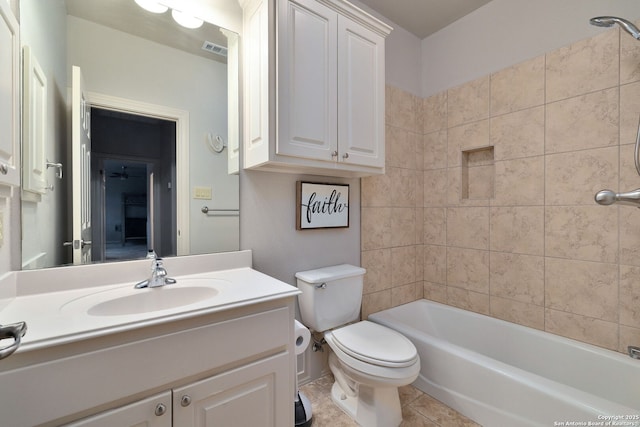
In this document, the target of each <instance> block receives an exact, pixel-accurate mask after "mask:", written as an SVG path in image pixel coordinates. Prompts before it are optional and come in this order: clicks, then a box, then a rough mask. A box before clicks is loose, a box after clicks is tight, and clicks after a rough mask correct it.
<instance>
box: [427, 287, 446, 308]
mask: <svg viewBox="0 0 640 427" xmlns="http://www.w3.org/2000/svg"><path fill="white" fill-rule="evenodd" d="M423 284H424V285H423V288H422V293H423V297H424V298H426V299H429V300H431V301H436V302H440V303H442V304H446V303H447V286H446V285H440V284H437V283H431V282H423Z"/></svg>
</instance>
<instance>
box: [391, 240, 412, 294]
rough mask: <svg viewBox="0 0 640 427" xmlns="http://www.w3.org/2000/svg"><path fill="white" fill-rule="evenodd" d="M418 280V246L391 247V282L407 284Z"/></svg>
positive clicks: (397, 284) (396, 284) (395, 284)
mask: <svg viewBox="0 0 640 427" xmlns="http://www.w3.org/2000/svg"><path fill="white" fill-rule="evenodd" d="M415 281H416V248H415V246H403V247H400V248H391V284H392V286H394V287H395V286H401V285H407V284H409V283H414V282H415Z"/></svg>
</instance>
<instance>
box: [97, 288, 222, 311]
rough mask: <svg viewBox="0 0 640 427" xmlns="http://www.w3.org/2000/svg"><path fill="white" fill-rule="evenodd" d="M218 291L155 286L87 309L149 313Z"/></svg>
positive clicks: (208, 295) (190, 301) (178, 305)
mask: <svg viewBox="0 0 640 427" xmlns="http://www.w3.org/2000/svg"><path fill="white" fill-rule="evenodd" d="M217 294H218V291H217V290H216V289H213V288H205V287H195V286H194V287H182V288H166V287H160V288H153V289H145V290H142V292H141V293H136V294H131V295H127V296H123V297H119V298H114V299H111V300H107V301H104V302H101V303H98V304H96V305H93V306H91V307H90V308H89V310H87V313H88V314H90V315H91V316H123V315H127V314H136V313H148V312H150V311H159V310H167V309H169V308H177V307H182V306H185V305H190V304H194V303H197V302H201V301H204V300H207V299H209V298H213V297H214V296H216V295H217Z"/></svg>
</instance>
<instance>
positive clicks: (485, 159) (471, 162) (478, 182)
mask: <svg viewBox="0 0 640 427" xmlns="http://www.w3.org/2000/svg"><path fill="white" fill-rule="evenodd" d="M493 158H494V156H493V146H488V147H483V148H474V149H471V150H464V151H462V186H461V187H462V188H461V190H462V194H461V198H462V199H463V200H464V199H474V200H477V199H492V198H493V195H494V182H495V166H494V162H493Z"/></svg>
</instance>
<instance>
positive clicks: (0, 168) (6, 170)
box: [0, 153, 338, 175]
mask: <svg viewBox="0 0 640 427" xmlns="http://www.w3.org/2000/svg"><path fill="white" fill-rule="evenodd" d="M337 155H338V153H336V156H337ZM0 173H1V174H2V175H6V174H8V173H9V167H8V166H7V165H5V164H4V163H0Z"/></svg>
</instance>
